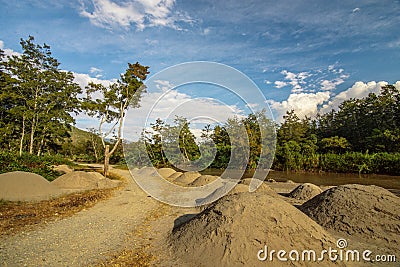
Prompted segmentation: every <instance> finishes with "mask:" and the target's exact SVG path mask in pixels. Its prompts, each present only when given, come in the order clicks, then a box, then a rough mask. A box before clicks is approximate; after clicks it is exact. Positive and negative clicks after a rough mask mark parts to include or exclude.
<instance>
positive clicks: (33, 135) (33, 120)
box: [29, 88, 39, 154]
mask: <svg viewBox="0 0 400 267" xmlns="http://www.w3.org/2000/svg"><path fill="white" fill-rule="evenodd" d="M38 90H39V89H38V88H36V91H35V105H34V107H33V119H32V127H31V140H30V144H29V154H33V142H34V137H35V129H36V123H37V122H36V116H37V115H36V109H37V98H38Z"/></svg>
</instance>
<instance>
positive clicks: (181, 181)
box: [174, 171, 201, 186]
mask: <svg viewBox="0 0 400 267" xmlns="http://www.w3.org/2000/svg"><path fill="white" fill-rule="evenodd" d="M200 176H201V173H199V172H193V171H191V172H185V173H183V174H182V175H180V176H179V177H178V178H176V179H175V180H174V183H176V184H178V185H182V186H188V185H189V184H191V183H193V182H194V181H195V180H196V179H197V178H199V177H200Z"/></svg>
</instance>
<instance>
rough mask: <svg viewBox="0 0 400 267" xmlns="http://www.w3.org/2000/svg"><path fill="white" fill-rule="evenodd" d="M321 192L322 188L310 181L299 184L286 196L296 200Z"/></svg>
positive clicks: (305, 198) (306, 198)
mask: <svg viewBox="0 0 400 267" xmlns="http://www.w3.org/2000/svg"><path fill="white" fill-rule="evenodd" d="M321 193H322V189H321V188H319V187H318V186H316V185H314V184H310V183H305V184H301V185H299V186H298V187H296V188H295V189H293V191H292V192H290V193H289V194H288V197H290V198H294V199H297V200H309V199H312V198H313V197H315V196H316V195H319V194H321Z"/></svg>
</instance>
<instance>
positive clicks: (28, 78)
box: [0, 36, 81, 155]
mask: <svg viewBox="0 0 400 267" xmlns="http://www.w3.org/2000/svg"><path fill="white" fill-rule="evenodd" d="M34 40H35V39H34V37H32V36H30V37H29V38H28V39H27V40H23V39H21V42H20V44H21V47H22V50H23V52H22V54H18V55H13V56H7V57H5V56H4V55H2V58H1V73H2V74H1V92H0V101H1V102H0V106H1V108H0V112H1V123H2V124H3V125H2V127H1V129H2V130H1V136H2V139H3V140H6V142H2V146H3V148H7V149H8V150H19V153H20V154H22V152H23V151H28V152H29V153H30V154H33V153H36V154H38V155H40V154H41V153H43V152H44V151H47V152H51V151H56V150H58V149H59V148H60V145H61V144H62V142H63V141H64V138H66V137H68V132H69V129H70V126H71V124H73V123H74V118H73V117H72V116H71V113H73V112H78V111H79V108H80V105H79V100H78V94H79V93H80V92H81V88H80V87H79V85H77V84H76V83H74V82H73V79H74V77H73V74H72V73H71V72H66V71H63V70H60V69H59V66H60V63H59V62H58V61H57V60H56V59H55V58H54V57H53V56H52V54H51V51H50V46H48V45H46V44H44V45H39V44H35V43H34ZM16 140H18V141H16Z"/></svg>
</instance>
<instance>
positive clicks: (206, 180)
mask: <svg viewBox="0 0 400 267" xmlns="http://www.w3.org/2000/svg"><path fill="white" fill-rule="evenodd" d="M218 178H219V177H218V176H214V175H201V176H199V177H198V178H196V180H194V181H193V182H192V183H190V186H195V187H197V186H203V185H207V184H210V183H212V182H214V181H215V180H217V179H218Z"/></svg>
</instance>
